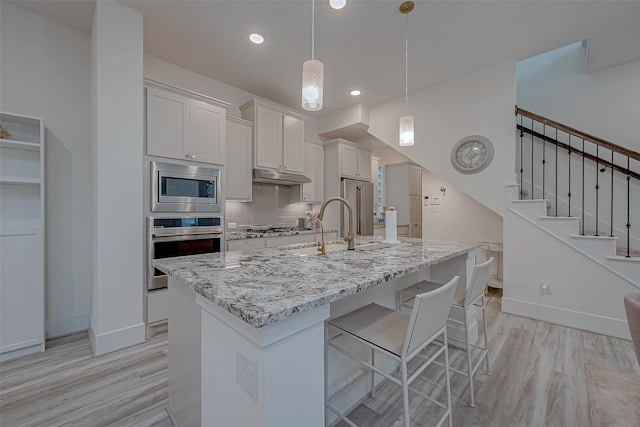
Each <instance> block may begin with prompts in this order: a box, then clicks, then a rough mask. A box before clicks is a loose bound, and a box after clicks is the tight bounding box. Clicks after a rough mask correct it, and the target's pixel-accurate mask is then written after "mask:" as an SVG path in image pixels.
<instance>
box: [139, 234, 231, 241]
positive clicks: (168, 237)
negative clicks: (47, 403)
mask: <svg viewBox="0 0 640 427" xmlns="http://www.w3.org/2000/svg"><path fill="white" fill-rule="evenodd" d="M221 237H222V232H214V233H211V232H207V233H189V234H156V235H153V236H152V237H151V240H152V242H173V241H178V240H202V239H207V238H211V239H219V238H221Z"/></svg>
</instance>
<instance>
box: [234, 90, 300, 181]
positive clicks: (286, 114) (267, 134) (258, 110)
mask: <svg viewBox="0 0 640 427" xmlns="http://www.w3.org/2000/svg"><path fill="white" fill-rule="evenodd" d="M240 111H241V112H242V118H243V119H245V120H249V121H252V122H253V123H254V135H253V140H254V150H253V152H254V166H255V167H257V168H267V169H274V170H279V171H284V172H290V173H298V174H302V173H303V172H304V116H302V115H300V114H298V113H295V112H293V111H290V110H287V109H285V108H284V107H281V106H279V105H276V104H272V103H270V102H267V101H264V100H261V99H254V100H251V101H249V102H248V103H246V104H244V105H242V106H241V107H240Z"/></svg>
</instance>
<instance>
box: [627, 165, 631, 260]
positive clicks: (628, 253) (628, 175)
mask: <svg viewBox="0 0 640 427" xmlns="http://www.w3.org/2000/svg"><path fill="white" fill-rule="evenodd" d="M630 166H631V164H630V161H629V157H628V156H627V258H630V257H631V254H630V251H631V243H630V239H629V236H630V235H631V234H630V233H631V218H630V216H629V212H630V211H631V191H630V190H631V187H630V186H631V167H630Z"/></svg>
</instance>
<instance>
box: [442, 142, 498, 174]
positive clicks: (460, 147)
mask: <svg viewBox="0 0 640 427" xmlns="http://www.w3.org/2000/svg"><path fill="white" fill-rule="evenodd" d="M491 160H493V144H491V141H489V140H488V139H487V138H485V137H484V136H480V135H471V136H467V137H465V138H462V139H461V140H460V141H458V142H457V143H456V145H454V146H453V149H452V150H451V164H452V165H453V167H454V168H455V169H456V170H457V171H458V172H460V173H464V174H472V173H478V172H480V171H482V170H484V169H485V168H486V167H487V166H489V163H491Z"/></svg>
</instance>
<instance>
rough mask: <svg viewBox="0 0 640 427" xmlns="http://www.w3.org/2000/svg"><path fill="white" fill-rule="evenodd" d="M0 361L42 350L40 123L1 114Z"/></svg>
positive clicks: (41, 173) (42, 246)
mask: <svg viewBox="0 0 640 427" xmlns="http://www.w3.org/2000/svg"><path fill="white" fill-rule="evenodd" d="M0 124H1V125H2V127H3V128H4V129H5V130H6V131H7V132H9V134H10V135H2V137H1V138H0V253H1V254H2V257H1V258H0V360H6V359H10V358H13V357H17V356H21V355H24V354H28V353H32V352H35V351H44V245H45V228H44V227H45V222H44V215H45V211H44V207H45V204H44V196H45V193H44V190H45V182H44V178H45V173H44V172H45V170H44V165H45V161H44V154H45V148H44V124H43V122H42V120H41V119H37V118H33V117H24V116H20V115H16V114H9V113H0Z"/></svg>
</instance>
